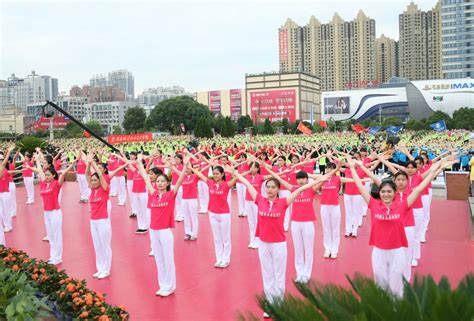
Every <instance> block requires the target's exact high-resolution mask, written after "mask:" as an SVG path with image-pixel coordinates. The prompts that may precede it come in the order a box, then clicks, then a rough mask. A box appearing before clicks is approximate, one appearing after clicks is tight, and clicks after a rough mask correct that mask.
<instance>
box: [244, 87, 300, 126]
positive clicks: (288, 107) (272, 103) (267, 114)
mask: <svg viewBox="0 0 474 321" xmlns="http://www.w3.org/2000/svg"><path fill="white" fill-rule="evenodd" d="M250 110H251V113H252V119H253V120H256V121H257V122H263V121H265V119H267V118H268V119H269V120H270V121H272V122H273V121H277V120H282V119H284V118H287V119H288V121H289V122H294V121H295V120H296V90H295V89H285V90H265V91H255V92H251V93H250Z"/></svg>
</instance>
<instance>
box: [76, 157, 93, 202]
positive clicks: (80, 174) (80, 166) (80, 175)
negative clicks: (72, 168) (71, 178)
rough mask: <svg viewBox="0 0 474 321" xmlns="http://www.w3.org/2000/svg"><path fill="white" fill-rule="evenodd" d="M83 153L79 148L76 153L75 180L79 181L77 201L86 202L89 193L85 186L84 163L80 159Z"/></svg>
mask: <svg viewBox="0 0 474 321" xmlns="http://www.w3.org/2000/svg"><path fill="white" fill-rule="evenodd" d="M85 155H86V154H85V152H84V151H82V150H79V152H78V153H77V155H76V160H77V166H76V172H77V182H78V183H79V193H80V199H79V202H81V203H87V202H88V199H89V195H90V193H91V191H90V189H89V187H88V186H87V179H86V163H85V162H84V161H83V160H82V158H83V157H85Z"/></svg>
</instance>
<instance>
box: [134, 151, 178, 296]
mask: <svg viewBox="0 0 474 321" xmlns="http://www.w3.org/2000/svg"><path fill="white" fill-rule="evenodd" d="M142 157H143V156H141V155H140V156H139V158H138V170H139V174H140V175H141V176H142V177H143V179H144V181H145V185H146V189H147V191H148V198H149V200H150V201H149V204H150V214H151V223H150V237H151V242H152V249H153V255H154V257H155V262H156V267H157V270H158V284H159V286H160V289H159V290H158V291H157V292H156V295H158V296H162V297H167V296H170V295H171V294H173V293H174V291H175V290H176V269H175V263H174V249H173V247H174V237H173V233H172V232H171V229H172V228H174V207H175V200H176V195H177V193H178V189H179V187H180V186H181V182H182V181H183V179H184V175H185V172H184V171H182V172H181V174H180V176H179V177H178V180H177V181H176V184H175V185H174V187H173V189H171V190H170V180H169V177H168V176H167V175H165V174H156V173H157V172H158V171H155V170H154V169H153V170H151V171H150V172H149V173H148V174H147V172H146V170H145V168H144V167H143V163H142V161H141V159H142Z"/></svg>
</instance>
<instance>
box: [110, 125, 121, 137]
mask: <svg viewBox="0 0 474 321" xmlns="http://www.w3.org/2000/svg"><path fill="white" fill-rule="evenodd" d="M112 134H114V135H120V134H122V127H120V126H118V125H115V126H114V128H112Z"/></svg>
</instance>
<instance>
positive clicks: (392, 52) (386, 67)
mask: <svg viewBox="0 0 474 321" xmlns="http://www.w3.org/2000/svg"><path fill="white" fill-rule="evenodd" d="M375 62H376V65H375V73H376V78H377V79H378V80H379V81H380V82H382V83H384V82H387V81H388V80H389V79H390V78H391V77H393V76H398V42H397V41H395V40H393V39H391V38H388V37H386V36H385V35H384V34H382V35H381V36H380V37H379V38H377V39H375Z"/></svg>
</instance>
